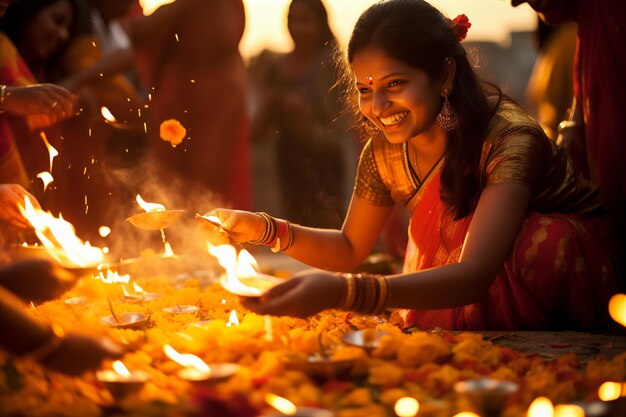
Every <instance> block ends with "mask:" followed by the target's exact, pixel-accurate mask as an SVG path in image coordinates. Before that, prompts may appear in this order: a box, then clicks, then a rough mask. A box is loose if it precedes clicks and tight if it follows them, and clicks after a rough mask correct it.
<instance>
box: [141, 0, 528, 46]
mask: <svg viewBox="0 0 626 417" xmlns="http://www.w3.org/2000/svg"><path fill="white" fill-rule="evenodd" d="M172 1H173V0H140V2H141V4H142V6H143V7H144V13H146V14H150V13H151V12H152V11H153V10H154V9H156V8H157V7H158V6H159V5H160V4H165V3H171V2H172ZM207 1H210V0H207ZM323 2H324V4H325V5H326V8H327V10H328V15H329V21H330V26H331V28H332V29H333V31H334V33H335V36H337V38H338V39H339V42H340V43H341V44H344V45H345V43H346V42H347V40H348V38H349V37H350V31H351V30H352V27H353V26H354V23H355V22H356V20H357V18H358V17H359V15H360V14H361V13H362V12H363V10H365V9H366V8H367V7H369V6H370V5H371V4H373V3H375V2H376V0H323ZM244 3H245V7H246V32H245V33H244V37H243V40H242V41H241V53H242V54H243V56H244V57H245V58H249V57H251V56H254V55H256V54H258V53H259V52H260V51H261V50H263V49H264V48H267V49H271V50H274V51H288V50H289V49H290V48H291V39H290V38H289V34H288V33H287V27H286V17H287V6H288V5H289V3H290V0H244ZM431 4H433V5H434V6H436V7H437V8H439V9H440V10H441V11H442V12H443V13H444V14H446V15H447V16H448V17H450V18H453V17H455V16H456V15H458V14H462V13H463V14H466V15H467V16H468V17H469V19H470V22H471V23H472V28H471V29H470V30H469V33H468V37H467V40H468V41H494V42H497V43H499V44H501V45H503V46H506V45H507V44H508V42H509V41H510V33H511V32H512V31H513V32H523V31H532V30H534V29H535V28H536V26H537V18H536V14H535V12H534V11H533V10H532V9H531V8H530V7H529V6H528V5H526V4H524V5H522V6H519V7H512V6H511V2H510V0H432V1H431Z"/></svg>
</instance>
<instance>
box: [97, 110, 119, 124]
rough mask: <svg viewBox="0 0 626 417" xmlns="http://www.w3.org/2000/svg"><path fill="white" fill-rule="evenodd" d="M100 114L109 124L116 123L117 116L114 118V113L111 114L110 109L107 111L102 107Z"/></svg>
mask: <svg viewBox="0 0 626 417" xmlns="http://www.w3.org/2000/svg"><path fill="white" fill-rule="evenodd" d="M100 113H101V114H102V117H104V120H106V121H107V122H115V121H116V119H115V116H113V113H111V111H110V110H109V109H107V108H106V107H104V106H102V107H100Z"/></svg>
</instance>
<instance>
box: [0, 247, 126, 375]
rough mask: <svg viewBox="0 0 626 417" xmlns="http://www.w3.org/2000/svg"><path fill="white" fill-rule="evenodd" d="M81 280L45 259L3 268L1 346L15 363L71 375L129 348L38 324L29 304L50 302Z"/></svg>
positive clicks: (96, 365) (0, 289)
mask: <svg viewBox="0 0 626 417" xmlns="http://www.w3.org/2000/svg"><path fill="white" fill-rule="evenodd" d="M75 281H76V277H75V276H73V275H72V274H71V273H69V272H68V271H65V270H63V269H62V268H61V267H59V266H57V265H54V264H52V263H51V262H48V261H43V260H29V261H21V262H15V263H13V264H11V265H10V266H8V267H6V268H2V269H0V348H2V349H3V350H5V351H7V352H8V353H9V354H11V356H13V357H14V358H15V359H19V360H32V361H35V362H38V363H40V364H41V365H42V366H44V367H46V368H48V369H50V370H53V371H57V372H61V373H64V374H67V375H80V374H82V373H84V372H86V371H90V370H95V369H97V368H99V367H100V365H101V363H102V361H104V360H105V359H117V358H120V357H121V356H122V355H123V353H124V350H123V348H122V347H121V346H120V345H118V344H116V343H114V342H113V341H112V340H110V339H109V338H106V337H93V336H90V335H87V334H84V333H79V332H74V331H72V332H66V331H64V330H63V328H62V327H60V326H59V325H58V324H55V323H52V324H46V323H42V322H40V321H38V320H35V319H34V318H33V317H32V316H31V315H30V314H28V313H27V311H26V306H25V305H24V302H37V303H40V302H44V301H47V300H50V299H52V298H55V297H58V296H59V295H61V294H62V293H63V292H64V291H65V290H67V289H69V288H70V287H71V286H72V285H73V284H74V282H75Z"/></svg>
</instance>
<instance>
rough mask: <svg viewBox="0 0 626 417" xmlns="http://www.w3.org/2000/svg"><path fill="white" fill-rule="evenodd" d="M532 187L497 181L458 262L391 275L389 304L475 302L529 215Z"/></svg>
mask: <svg viewBox="0 0 626 417" xmlns="http://www.w3.org/2000/svg"><path fill="white" fill-rule="evenodd" d="M529 201H530V190H529V189H528V188H527V187H525V186H522V185H518V184H493V185H489V186H487V187H486V188H485V189H484V191H483V192H482V194H481V196H480V200H479V202H478V205H477V207H476V210H475V212H474V217H473V218H472V222H471V224H470V226H469V229H468V231H467V235H466V237H465V242H464V244H463V250H462V252H461V257H460V259H459V262H458V263H456V264H450V265H444V266H440V267H435V268H431V269H428V270H424V271H420V272H415V273H411V274H405V275H398V276H394V277H390V279H389V286H390V289H391V290H390V293H391V296H390V299H389V304H388V305H389V306H390V307H397V308H413V309H437V308H449V307H457V306H463V305H467V304H471V303H474V302H476V301H478V300H479V299H480V297H482V296H483V295H484V294H485V293H486V291H488V289H489V287H490V286H491V284H492V282H493V280H494V278H495V276H496V274H497V273H498V272H499V271H500V269H501V268H502V266H503V264H504V261H505V260H506V258H507V256H508V255H509V253H510V251H511V247H512V246H513V242H515V239H516V237H517V235H518V233H519V231H520V228H521V225H522V222H523V220H524V218H525V216H526V211H527V209H528V202H529Z"/></svg>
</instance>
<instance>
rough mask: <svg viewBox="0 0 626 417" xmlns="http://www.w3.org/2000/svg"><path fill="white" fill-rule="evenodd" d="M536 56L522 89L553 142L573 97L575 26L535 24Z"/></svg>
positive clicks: (566, 24) (540, 22) (570, 23)
mask: <svg viewBox="0 0 626 417" xmlns="http://www.w3.org/2000/svg"><path fill="white" fill-rule="evenodd" d="M539 28H540V29H538V31H541V32H548V33H547V34H544V35H539V36H541V37H543V39H542V40H540V45H539V55H538V56H537V59H536V61H535V66H534V67H533V71H532V73H531V74H530V78H529V80H528V85H527V87H526V97H527V98H528V102H529V103H531V105H532V106H533V107H534V109H535V114H536V118H537V121H538V122H539V123H540V124H541V126H542V127H543V129H544V130H545V132H546V135H547V136H548V137H549V138H550V139H552V140H556V139H557V136H558V127H559V123H560V122H561V121H562V120H564V119H566V118H567V115H568V112H569V108H570V105H571V104H572V99H573V97H574V85H573V81H574V53H575V50H576V30H577V27H576V23H574V22H568V23H564V24H560V25H557V26H548V25H547V24H545V23H543V21H541V20H540V21H539ZM541 28H543V29H541Z"/></svg>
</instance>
